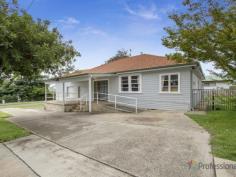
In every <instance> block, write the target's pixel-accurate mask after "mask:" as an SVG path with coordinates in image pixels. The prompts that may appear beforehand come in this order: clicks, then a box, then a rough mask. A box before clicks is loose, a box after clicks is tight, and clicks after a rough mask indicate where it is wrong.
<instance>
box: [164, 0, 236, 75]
mask: <svg viewBox="0 0 236 177" xmlns="http://www.w3.org/2000/svg"><path fill="white" fill-rule="evenodd" d="M183 6H184V7H185V9H186V10H184V11H182V12H174V13H172V14H171V15H170V16H169V17H170V19H172V20H173V21H174V23H175V25H174V26H173V27H167V28H165V31H166V32H167V36H165V37H164V38H163V39H162V41H163V44H164V45H165V46H166V47H168V48H171V49H175V51H176V52H174V53H172V54H170V55H168V57H170V58H172V59H175V60H177V61H187V62H191V61H196V60H197V61H203V62H210V61H213V62H214V64H215V67H216V68H217V69H222V70H223V76H227V77H231V78H236V1H235V0H184V1H183Z"/></svg>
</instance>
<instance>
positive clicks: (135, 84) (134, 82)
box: [119, 75, 141, 93]
mask: <svg viewBox="0 0 236 177" xmlns="http://www.w3.org/2000/svg"><path fill="white" fill-rule="evenodd" d="M119 82H120V83H119V84H120V92H124V93H125V92H129V93H138V92H141V76H140V75H128V76H120V80H119Z"/></svg>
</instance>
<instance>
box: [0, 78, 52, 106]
mask: <svg viewBox="0 0 236 177" xmlns="http://www.w3.org/2000/svg"><path fill="white" fill-rule="evenodd" d="M43 79H44V78H42V77H39V78H38V79H37V80H36V79H35V80H30V81H28V80H24V79H23V78H19V77H14V78H12V79H11V80H9V79H6V80H4V81H3V82H2V84H1V85H0V101H1V100H5V101H6V102H16V101H41V100H44V91H45V86H44V82H43ZM48 92H49V91H48Z"/></svg>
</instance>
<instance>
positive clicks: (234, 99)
mask: <svg viewBox="0 0 236 177" xmlns="http://www.w3.org/2000/svg"><path fill="white" fill-rule="evenodd" d="M192 98H193V99H192V100H193V102H192V106H193V108H194V110H204V111H215V110H236V90H230V89H212V90H210V89H209V90H208V89H193V90H192Z"/></svg>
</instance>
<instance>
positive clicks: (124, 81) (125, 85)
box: [121, 76, 129, 92]
mask: <svg viewBox="0 0 236 177" xmlns="http://www.w3.org/2000/svg"><path fill="white" fill-rule="evenodd" d="M121 91H122V92H128V91H129V77H128V76H124V77H121Z"/></svg>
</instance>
